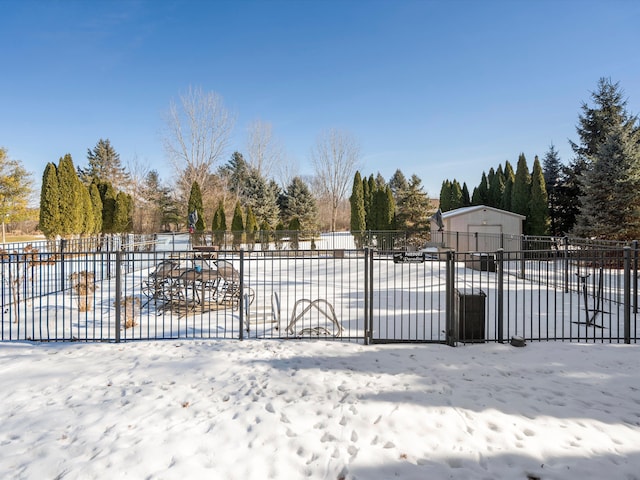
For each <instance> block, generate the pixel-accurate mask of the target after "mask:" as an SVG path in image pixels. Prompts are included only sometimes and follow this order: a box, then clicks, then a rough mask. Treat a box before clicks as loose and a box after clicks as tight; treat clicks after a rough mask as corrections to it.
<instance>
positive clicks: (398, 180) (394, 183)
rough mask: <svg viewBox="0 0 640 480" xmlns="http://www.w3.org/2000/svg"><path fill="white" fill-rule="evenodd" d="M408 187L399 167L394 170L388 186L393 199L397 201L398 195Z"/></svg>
mask: <svg viewBox="0 0 640 480" xmlns="http://www.w3.org/2000/svg"><path fill="white" fill-rule="evenodd" d="M408 187H409V183H408V182H407V179H406V177H405V176H404V174H403V173H402V171H401V170H400V169H398V170H396V171H395V173H394V174H393V176H392V177H391V178H390V179H389V188H390V189H391V193H393V198H394V201H395V202H396V203H397V202H398V195H400V194H401V193H402V192H405V191H406V190H407V188H408Z"/></svg>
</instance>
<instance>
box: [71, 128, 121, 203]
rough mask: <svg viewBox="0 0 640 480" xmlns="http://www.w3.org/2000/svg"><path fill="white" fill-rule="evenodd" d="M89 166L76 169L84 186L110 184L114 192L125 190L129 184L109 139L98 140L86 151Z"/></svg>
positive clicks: (118, 156)
mask: <svg viewBox="0 0 640 480" xmlns="http://www.w3.org/2000/svg"><path fill="white" fill-rule="evenodd" d="M87 160H89V166H88V167H87V168H85V169H82V168H78V176H79V178H80V179H81V180H82V182H83V183H84V184H85V185H87V186H88V185H90V184H91V182H94V181H95V182H98V183H105V182H107V183H110V184H111V185H112V186H113V187H114V189H116V191H118V190H126V189H127V187H128V186H129V184H130V182H131V178H130V175H129V173H127V171H126V169H125V168H124V167H123V166H122V165H121V163H120V154H118V153H117V152H116V151H115V149H114V148H113V146H112V145H111V142H110V141H109V139H106V140H103V139H102V138H101V139H100V140H98V143H96V146H95V147H93V149H87Z"/></svg>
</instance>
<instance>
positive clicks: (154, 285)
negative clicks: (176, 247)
mask: <svg viewBox="0 0 640 480" xmlns="http://www.w3.org/2000/svg"><path fill="white" fill-rule="evenodd" d="M179 269H180V264H179V262H177V261H176V260H163V261H161V262H160V263H158V265H157V266H156V268H155V270H154V271H153V272H151V273H150V274H149V277H148V278H147V279H146V280H144V281H143V282H142V293H143V294H144V295H145V296H146V297H147V298H148V300H147V301H146V302H145V303H144V305H142V307H143V308H144V306H146V305H147V304H148V303H149V302H150V301H152V300H153V302H154V304H156V303H157V302H158V301H161V302H167V301H169V300H171V290H172V288H171V287H172V285H173V283H174V281H175V277H174V276H173V275H172V273H174V272H177V271H178V270H179Z"/></svg>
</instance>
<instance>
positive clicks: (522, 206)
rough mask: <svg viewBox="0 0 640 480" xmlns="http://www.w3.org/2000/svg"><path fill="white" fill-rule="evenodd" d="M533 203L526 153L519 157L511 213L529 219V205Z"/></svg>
mask: <svg viewBox="0 0 640 480" xmlns="http://www.w3.org/2000/svg"><path fill="white" fill-rule="evenodd" d="M530 201H531V175H530V174H529V167H528V165H527V159H526V158H525V156H524V153H521V154H520V156H519V157H518V166H517V167H516V175H515V180H514V182H513V191H512V192H511V211H512V212H513V213H518V214H520V215H524V216H525V217H527V216H528V215H529V203H530ZM527 223H528V222H527V220H525V229H524V230H525V233H526V232H527Z"/></svg>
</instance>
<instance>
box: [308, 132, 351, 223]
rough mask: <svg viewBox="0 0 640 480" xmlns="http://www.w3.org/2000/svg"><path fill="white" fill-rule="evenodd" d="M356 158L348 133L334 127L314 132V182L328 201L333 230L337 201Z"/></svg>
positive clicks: (348, 184) (345, 190) (346, 188)
mask: <svg viewBox="0 0 640 480" xmlns="http://www.w3.org/2000/svg"><path fill="white" fill-rule="evenodd" d="M359 160H360V145H359V144H358V141H357V140H356V138H355V137H353V136H352V135H351V134H349V133H347V132H343V131H339V130H336V129H331V130H329V131H326V132H323V133H322V134H320V136H318V139H317V142H316V145H315V147H314V148H313V149H312V151H311V161H312V163H313V167H314V170H315V176H316V180H317V182H318V186H319V187H320V189H321V191H322V192H323V195H322V196H324V197H327V198H328V199H329V201H330V202H331V230H332V231H335V228H336V218H337V214H338V207H339V205H340V202H341V201H342V200H344V199H345V198H346V195H347V193H348V192H349V188H350V187H351V183H352V181H353V176H354V175H355V172H356V170H357V167H358V162H359Z"/></svg>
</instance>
